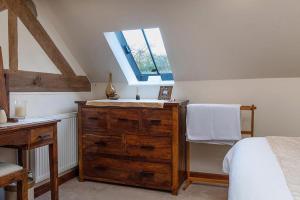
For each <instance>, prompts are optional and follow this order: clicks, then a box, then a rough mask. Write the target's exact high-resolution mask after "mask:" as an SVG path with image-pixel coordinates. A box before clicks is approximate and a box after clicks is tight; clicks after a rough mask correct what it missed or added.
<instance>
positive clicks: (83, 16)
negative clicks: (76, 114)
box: [36, 0, 300, 82]
mask: <svg viewBox="0 0 300 200" xmlns="http://www.w3.org/2000/svg"><path fill="white" fill-rule="evenodd" d="M39 1H45V2H47V5H48V7H49V9H50V10H52V12H53V19H51V20H52V22H53V24H54V25H55V27H56V29H57V31H58V32H59V33H60V35H61V36H62V37H63V39H64V41H65V43H66V44H67V45H68V47H69V48H70V49H71V51H72V53H73V55H74V56H75V57H76V58H77V59H78V61H79V63H80V64H81V65H82V67H83V68H84V70H85V72H86V73H87V74H88V76H89V79H90V80H91V81H93V82H102V81H106V80H107V74H108V72H113V74H114V81H126V80H125V78H124V76H123V74H122V72H121V70H120V68H119V66H118V64H117V62H116V60H115V58H114V56H113V55H112V52H111V50H110V48H109V46H108V44H107V42H106V41H105V38H104V36H103V32H108V31H119V30H126V29H136V28H142V27H143V28H151V27H159V28H160V29H161V32H162V35H163V38H164V41H165V46H166V50H167V53H168V56H169V60H170V62H171V65H172V68H173V72H174V74H175V80H176V81H187V80H214V79H243V78H271V77H299V76H300V23H299V19H300V1H298V0H84V1H83V0H51V1H50V0H39ZM36 2H37V3H38V1H36Z"/></svg>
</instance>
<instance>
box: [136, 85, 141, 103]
mask: <svg viewBox="0 0 300 200" xmlns="http://www.w3.org/2000/svg"><path fill="white" fill-rule="evenodd" d="M135 99H136V100H141V97H140V95H139V88H138V87H136V96H135Z"/></svg>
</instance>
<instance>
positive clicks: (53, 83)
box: [5, 70, 91, 92]
mask: <svg viewBox="0 0 300 200" xmlns="http://www.w3.org/2000/svg"><path fill="white" fill-rule="evenodd" d="M5 74H6V76H7V87H8V90H9V92H90V91H91V84H90V82H89V80H88V79H87V77H86V76H75V77H64V76H62V75H60V74H50V73H40V72H28V71H21V70H19V71H17V72H12V71H9V70H5Z"/></svg>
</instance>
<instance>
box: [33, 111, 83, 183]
mask: <svg viewBox="0 0 300 200" xmlns="http://www.w3.org/2000/svg"><path fill="white" fill-rule="evenodd" d="M50 118H53V119H60V120H61V122H59V123H58V127H57V140H58V173H63V172H65V171H67V170H69V169H72V168H74V167H75V166H77V164H78V158H77V122H76V121H77V119H76V118H77V116H76V113H68V114H62V115H55V116H51V117H50ZM30 160H31V162H30V163H31V170H32V172H33V175H34V178H35V180H36V183H39V182H41V181H44V180H46V179H48V178H49V175H50V173H49V154H48V147H41V148H37V149H35V150H34V151H33V152H31V159H30Z"/></svg>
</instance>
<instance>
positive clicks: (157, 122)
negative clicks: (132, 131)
mask: <svg viewBox="0 0 300 200" xmlns="http://www.w3.org/2000/svg"><path fill="white" fill-rule="evenodd" d="M150 124H151V125H160V124H161V120H159V119H153V120H150Z"/></svg>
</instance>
